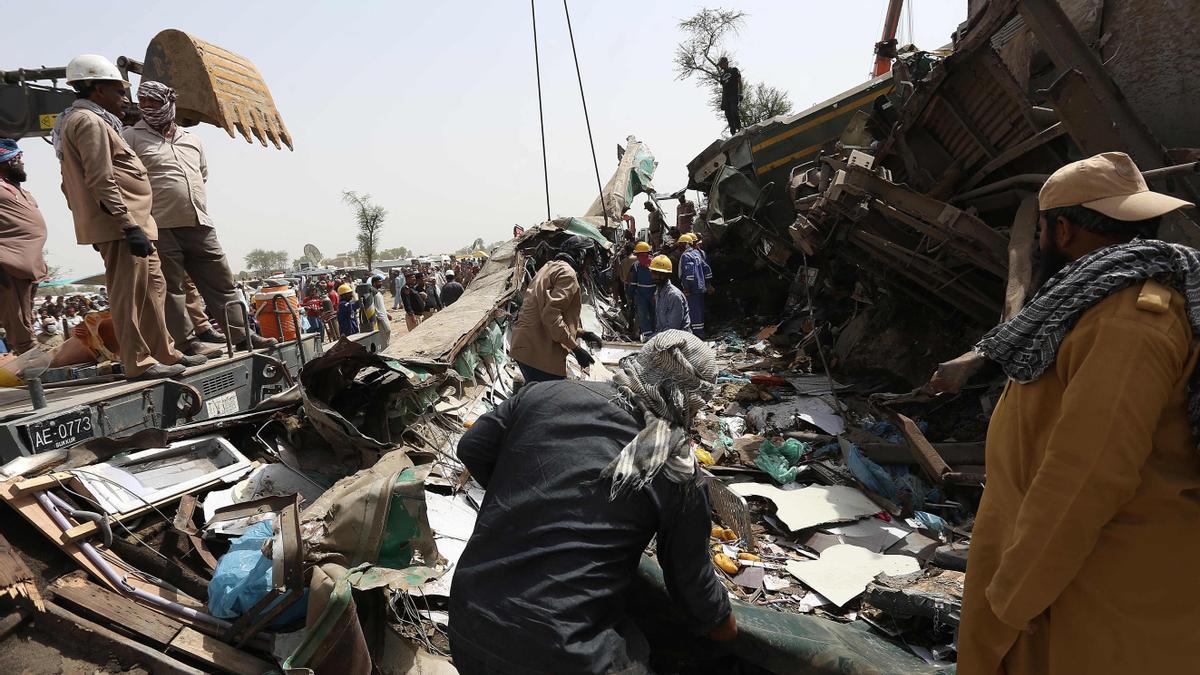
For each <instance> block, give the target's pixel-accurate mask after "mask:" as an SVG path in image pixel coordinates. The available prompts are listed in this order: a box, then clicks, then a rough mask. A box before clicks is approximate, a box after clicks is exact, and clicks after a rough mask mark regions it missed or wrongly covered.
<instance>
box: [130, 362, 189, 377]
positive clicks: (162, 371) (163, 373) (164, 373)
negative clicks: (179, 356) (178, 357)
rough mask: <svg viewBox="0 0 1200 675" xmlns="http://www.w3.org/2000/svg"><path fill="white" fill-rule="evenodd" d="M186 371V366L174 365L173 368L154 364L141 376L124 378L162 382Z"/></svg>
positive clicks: (162, 364)
mask: <svg viewBox="0 0 1200 675" xmlns="http://www.w3.org/2000/svg"><path fill="white" fill-rule="evenodd" d="M185 370H187V367H186V366H183V365H182V364H179V363H176V364H175V365H173V366H168V365H166V364H164V363H156V364H154V365H152V366H150V367H149V368H147V369H146V370H144V371H143V372H142V374H141V375H134V376H133V377H130V378H126V379H129V380H162V379H166V378H168V377H175V376H176V375H180V374H182V373H183V371H185Z"/></svg>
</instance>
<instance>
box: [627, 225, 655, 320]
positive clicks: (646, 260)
mask: <svg viewBox="0 0 1200 675" xmlns="http://www.w3.org/2000/svg"><path fill="white" fill-rule="evenodd" d="M633 254H634V255H635V256H637V263H636V264H635V265H634V266H633V269H632V270H631V271H630V274H629V288H628V289H627V291H628V295H629V297H630V298H632V299H633V304H634V308H635V310H634V311H635V312H636V313H637V321H638V332H639V333H640V334H641V337H642V341H643V342H644V341H646V340H648V339H649V338H650V336H651V335H653V334H654V277H653V276H652V275H651V274H650V262H651V261H650V244H647V243H646V242H644V241H639V242H638V243H637V244H636V245H634V247H633Z"/></svg>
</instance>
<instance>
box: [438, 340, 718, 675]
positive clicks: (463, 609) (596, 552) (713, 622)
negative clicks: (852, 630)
mask: <svg viewBox="0 0 1200 675" xmlns="http://www.w3.org/2000/svg"><path fill="white" fill-rule="evenodd" d="M717 372H718V368H717V363H716V356H715V354H714V353H713V350H712V349H711V348H710V347H708V346H707V345H706V344H704V342H703V341H702V340H700V339H699V338H697V337H695V336H694V335H691V334H690V333H685V332H682V331H667V332H665V333H660V334H658V335H656V336H654V337H653V338H652V339H651V340H650V341H649V342H647V343H646V344H645V345H644V346H643V347H642V349H641V350H640V351H639V352H638V353H637V354H633V355H631V356H627V357H625V358H624V359H622V360H621V363H620V367H619V370H618V372H617V373H616V375H615V377H614V378H613V381H612V382H611V383H607V382H565V381H557V382H543V383H535V384H531V385H527V386H525V387H523V388H521V389H520V390H519V391H518V392H517V393H516V394H515V395H514V396H512V397H511V398H509V399H508V400H507V401H505V402H504V403H502V404H501V405H500V406H499V407H498V408H496V409H495V410H493V411H492V412H490V413H488V414H486V415H484V416H483V417H480V418H479V420H477V421H476V422H475V424H474V425H472V427H471V428H470V429H469V430H467V433H466V434H465V435H464V436H463V437H462V440H460V441H459V443H458V451H457V452H458V458H459V459H460V460H461V461H462V462H463V464H464V465H465V466H466V467H467V468H468V469H469V470H470V471H471V475H472V476H473V477H474V478H475V479H476V480H478V481H479V483H480V484H481V485H483V486H484V488H485V489H486V490H487V494H486V496H485V497H484V500H483V505H482V507H481V508H480V511H479V517H478V519H477V520H476V523H475V529H474V532H473V533H472V534H471V539H470V541H468V542H467V547H466V549H465V550H464V551H463V554H462V557H461V558H460V559H459V561H458V565H457V567H456V568H455V572H454V581H453V588H452V589H451V593H450V630H449V634H450V650H451V652H452V653H453V655H454V664H455V666H456V667H457V668H458V670H459V672H461V673H464V674H465V675H472V674H474V673H608V672H622V673H643V672H647V661H648V647H647V645H646V641H645V638H644V637H643V636H642V634H641V633H640V631H639V630H638V628H637V626H636V625H635V624H634V622H633V621H632V619H631V617H629V616H628V615H627V614H626V613H625V605H626V602H627V600H628V598H627V596H628V593H629V590H630V588H631V585H632V581H633V576H634V570H635V569H636V568H637V566H638V562H639V560H640V559H641V556H642V553H643V551H644V550H645V548H646V545H647V544H648V543H649V542H650V540H651V538H654V537H657V540H656V547H655V550H656V552H657V558H658V562H659V564H660V565H661V566H662V569H663V576H664V578H665V580H666V585H667V590H668V592H669V593H670V595H671V598H672V599H673V600H674V602H675V603H676V604H677V605H678V606H679V609H681V610H682V612H683V614H684V615H685V616H686V617H687V619H688V626H689V628H690V629H691V630H692V632H693V633H695V634H698V635H707V636H709V637H710V638H713V639H717V640H727V639H731V638H733V637H734V636H735V635H736V633H737V627H736V622H735V621H734V618H733V613H732V610H731V608H730V604H729V600H728V598H727V595H726V592H725V589H724V587H723V586H722V585H721V584H720V582H719V581H718V580H717V577H716V574H715V572H714V568H713V563H712V561H711V560H710V558H709V551H708V536H709V532H710V531H711V527H712V523H711V521H710V520H709V515H708V514H709V505H708V500H707V493H706V488H705V486H704V482H703V476H702V475H701V473H700V469H699V468H698V466H697V464H696V459H695V457H694V456H693V454H692V449H691V440H690V438H689V435H690V432H691V431H692V427H693V423H694V420H695V416H696V414H697V412H698V411H699V410H700V409H701V408H703V406H704V405H705V404H706V403H707V402H708V401H709V400H710V399H711V398H712V396H713V393H714V391H715V390H716V379H717Z"/></svg>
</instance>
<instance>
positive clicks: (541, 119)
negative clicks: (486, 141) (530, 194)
mask: <svg viewBox="0 0 1200 675" xmlns="http://www.w3.org/2000/svg"><path fill="white" fill-rule="evenodd" d="M535 3H536V0H529V14H530V18H531V19H532V20H533V69H534V72H536V73H537V90H538V126H539V127H541V130H542V178H543V179H544V181H545V183H546V221H547V222H549V221H550V165H549V163H547V161H546V118H545V115H544V114H543V113H542V64H541V59H540V58H539V57H538V39H537V8H536V7H535V6H534V4H535Z"/></svg>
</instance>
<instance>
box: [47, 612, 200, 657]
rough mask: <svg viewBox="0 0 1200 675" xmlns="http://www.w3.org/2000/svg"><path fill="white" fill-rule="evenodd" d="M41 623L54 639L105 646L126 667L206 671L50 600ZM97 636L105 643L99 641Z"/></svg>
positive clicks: (107, 652)
mask: <svg viewBox="0 0 1200 675" xmlns="http://www.w3.org/2000/svg"><path fill="white" fill-rule="evenodd" d="M37 623H38V628H39V629H40V630H42V631H44V632H45V633H46V634H47V635H48V636H49V637H50V639H52V640H56V641H59V642H72V643H77V644H90V645H96V646H97V647H98V648H103V649H104V650H105V653H106V654H108V655H110V656H116V657H117V660H118V661H119V662H120V663H121V664H122V665H123V666H125V667H132V666H133V665H135V664H140V665H141V666H142V667H143V668H147V669H148V670H149V671H150V672H152V673H155V674H156V675H158V674H160V673H162V674H166V673H171V674H176V673H178V674H179V675H203V674H204V671H202V670H198V669H196V668H193V667H191V666H189V665H187V664H185V663H183V662H182V661H179V660H178V659H175V658H172V657H170V656H167V655H166V654H163V653H162V652H160V651H159V650H156V649H154V648H152V647H150V646H149V645H144V644H141V643H140V642H137V641H134V640H130V639H129V638H127V637H125V636H124V635H121V634H119V633H116V632H114V631H111V630H109V629H108V628H105V627H104V626H101V625H100V624H98V623H95V622H93V621H89V620H88V619H85V618H83V617H82V616H79V615H78V614H75V613H74V612H71V611H70V610H67V609H65V608H63V607H60V606H58V605H56V604H54V603H53V602H48V603H46V611H45V612H43V613H39V614H38V615H37ZM97 638H99V639H100V640H103V642H102V643H101V642H99V641H98V640H97ZM105 658H108V657H107V656H106V657H105Z"/></svg>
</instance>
